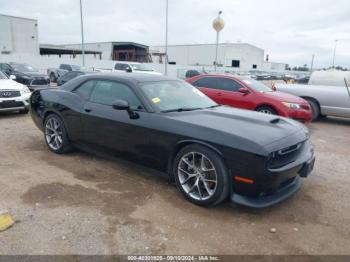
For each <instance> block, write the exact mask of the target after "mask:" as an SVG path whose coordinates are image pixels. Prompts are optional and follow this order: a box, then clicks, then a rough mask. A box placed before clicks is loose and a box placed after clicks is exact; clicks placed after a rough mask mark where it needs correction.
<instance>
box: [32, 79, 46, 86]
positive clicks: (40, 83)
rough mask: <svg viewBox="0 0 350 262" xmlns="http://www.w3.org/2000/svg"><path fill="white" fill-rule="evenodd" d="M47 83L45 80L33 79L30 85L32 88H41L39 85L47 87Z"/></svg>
mask: <svg viewBox="0 0 350 262" xmlns="http://www.w3.org/2000/svg"><path fill="white" fill-rule="evenodd" d="M47 84H48V81H47V80H46V79H45V78H36V79H34V80H33V81H32V82H31V83H30V85H32V86H41V85H47Z"/></svg>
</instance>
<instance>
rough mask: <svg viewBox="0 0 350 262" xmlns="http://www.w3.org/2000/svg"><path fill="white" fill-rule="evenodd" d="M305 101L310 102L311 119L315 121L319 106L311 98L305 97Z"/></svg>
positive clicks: (318, 115) (317, 116)
mask: <svg viewBox="0 0 350 262" xmlns="http://www.w3.org/2000/svg"><path fill="white" fill-rule="evenodd" d="M306 101H307V102H308V103H309V104H310V107H311V111H312V121H316V120H317V119H318V118H319V117H320V107H319V106H318V104H317V103H316V102H315V101H314V100H312V99H306Z"/></svg>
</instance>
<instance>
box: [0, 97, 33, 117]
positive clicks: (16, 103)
mask: <svg viewBox="0 0 350 262" xmlns="http://www.w3.org/2000/svg"><path fill="white" fill-rule="evenodd" d="M29 98H30V93H28V94H23V95H21V96H19V97H12V98H0V112H10V111H19V110H26V109H29Z"/></svg>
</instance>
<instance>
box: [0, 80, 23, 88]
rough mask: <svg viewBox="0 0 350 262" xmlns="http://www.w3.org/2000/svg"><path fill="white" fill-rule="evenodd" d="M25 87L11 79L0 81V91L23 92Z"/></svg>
mask: <svg viewBox="0 0 350 262" xmlns="http://www.w3.org/2000/svg"><path fill="white" fill-rule="evenodd" d="M23 87H24V85H22V84H20V83H17V82H16V81H13V80H11V79H0V90H18V91H20V90H22V89H23Z"/></svg>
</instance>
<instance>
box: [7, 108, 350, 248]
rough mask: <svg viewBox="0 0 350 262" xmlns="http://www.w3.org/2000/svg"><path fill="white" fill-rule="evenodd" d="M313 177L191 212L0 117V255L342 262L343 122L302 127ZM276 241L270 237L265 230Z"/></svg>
mask: <svg viewBox="0 0 350 262" xmlns="http://www.w3.org/2000/svg"><path fill="white" fill-rule="evenodd" d="M311 130H312V141H313V144H314V145H315V148H316V153H317V163H316V166H315V171H314V173H313V174H312V176H311V177H309V179H307V181H306V182H305V184H304V187H303V188H302V189H301V191H299V192H298V193H297V194H296V195H295V196H294V197H292V198H291V199H289V200H287V201H285V202H283V203H281V204H279V205H277V206H274V207H272V208H269V209H265V210H251V209H248V208H243V207H238V206H235V205H231V204H229V203H225V204H222V205H220V206H218V207H215V208H210V209H205V208H200V207H197V206H194V205H192V204H190V203H188V202H187V201H185V200H184V198H183V197H182V196H181V195H180V193H179V192H178V191H177V190H176V188H175V187H174V186H173V185H171V184H169V183H168V182H167V181H166V180H164V179H162V178H159V177H154V176H152V175H151V174H149V173H147V172H144V171H142V170H140V169H139V168H136V167H134V166H132V165H130V164H125V163H123V162H112V161H109V160H104V159H100V158H96V157H94V156H92V155H89V154H86V153H82V152H74V153H71V154H68V155H63V156H58V155H54V154H53V153H50V152H49V151H48V149H47V148H46V145H45V144H44V140H43V136H42V134H41V133H40V132H39V130H37V128H36V127H35V126H34V124H33V123H32V121H31V119H30V117H29V116H20V115H16V114H5V115H4V114H2V115H0V160H1V161H0V181H1V186H0V210H1V209H7V210H9V211H10V212H11V214H12V215H13V216H14V219H16V224H15V225H14V226H13V227H12V228H10V229H8V230H7V231H5V232H0V254H111V253H112V254H135V253H137V254H151V253H152V254H155V253H163V254H165V253H166V254H350V226H349V225H350V197H349V188H350V120H342V119H324V120H322V121H320V122H318V123H315V124H312V125H311ZM272 227H274V228H276V229H277V232H276V233H274V234H273V233H270V232H269V230H270V228H272Z"/></svg>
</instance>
